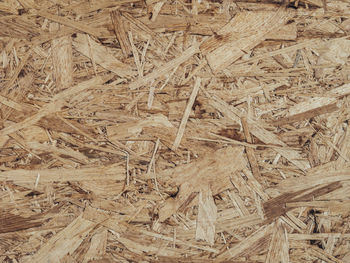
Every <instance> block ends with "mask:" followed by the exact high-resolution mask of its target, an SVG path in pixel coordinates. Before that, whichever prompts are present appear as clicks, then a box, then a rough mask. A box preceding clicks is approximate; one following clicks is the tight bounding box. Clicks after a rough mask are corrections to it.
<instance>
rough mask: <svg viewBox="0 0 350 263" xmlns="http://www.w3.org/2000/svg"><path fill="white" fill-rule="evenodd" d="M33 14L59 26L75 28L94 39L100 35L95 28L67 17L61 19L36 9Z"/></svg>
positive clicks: (41, 9) (42, 9)
mask: <svg viewBox="0 0 350 263" xmlns="http://www.w3.org/2000/svg"><path fill="white" fill-rule="evenodd" d="M34 13H35V14H37V15H39V16H42V17H45V18H47V19H49V20H51V21H54V22H57V23H59V24H62V25H65V26H68V27H72V28H75V29H77V30H79V31H82V32H84V33H87V34H90V35H93V36H96V37H98V36H100V35H101V33H100V30H98V29H96V28H93V27H90V26H88V25H86V24H84V23H82V22H77V21H74V20H72V19H69V18H67V17H62V16H58V15H54V14H51V13H50V12H48V11H47V10H45V9H44V8H40V9H36V10H34Z"/></svg>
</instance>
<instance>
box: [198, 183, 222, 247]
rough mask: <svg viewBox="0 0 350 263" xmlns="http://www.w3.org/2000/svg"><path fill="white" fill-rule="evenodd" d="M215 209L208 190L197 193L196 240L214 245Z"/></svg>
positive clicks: (203, 189)
mask: <svg viewBox="0 0 350 263" xmlns="http://www.w3.org/2000/svg"><path fill="white" fill-rule="evenodd" d="M216 217H217V208H216V205H215V202H214V199H213V195H212V192H211V190H210V188H209V187H208V188H207V189H205V188H202V189H201V190H200V191H199V201H198V215H197V224H196V239H197V240H198V239H199V240H205V241H207V242H208V243H209V244H210V245H213V244H214V238H215V223H216Z"/></svg>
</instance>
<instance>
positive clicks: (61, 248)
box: [24, 216, 96, 262]
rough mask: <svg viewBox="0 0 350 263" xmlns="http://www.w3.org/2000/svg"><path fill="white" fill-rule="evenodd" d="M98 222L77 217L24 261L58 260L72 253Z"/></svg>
mask: <svg viewBox="0 0 350 263" xmlns="http://www.w3.org/2000/svg"><path fill="white" fill-rule="evenodd" d="M95 225H96V224H95V223H93V222H91V221H89V220H85V219H83V217H82V216H79V217H77V218H76V219H75V220H73V222H72V223H70V224H69V225H68V226H67V227H66V228H65V229H63V230H61V231H60V232H59V233H58V234H56V235H54V236H53V237H52V238H51V239H50V240H49V241H48V242H47V243H45V244H43V245H42V246H41V248H40V249H39V250H38V252H37V253H35V254H34V255H33V256H31V257H29V258H28V259H27V260H25V261H24V262H47V261H52V262H57V261H59V260H60V259H62V258H63V257H64V256H65V255H67V254H72V253H73V252H74V251H75V250H76V249H77V248H78V246H79V245H80V244H81V242H82V241H83V240H84V238H85V237H86V235H87V234H88V233H89V232H90V231H91V230H92V229H93V227H94V226H95Z"/></svg>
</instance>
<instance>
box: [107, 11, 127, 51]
mask: <svg viewBox="0 0 350 263" xmlns="http://www.w3.org/2000/svg"><path fill="white" fill-rule="evenodd" d="M111 19H112V24H113V27H114V33H115V34H116V36H117V39H118V42H119V44H120V47H121V49H122V51H123V54H124V56H125V57H128V56H129V55H130V54H131V47H130V43H129V41H128V37H127V35H126V30H125V23H124V21H123V19H122V15H121V13H120V11H118V10H115V11H112V12H111Z"/></svg>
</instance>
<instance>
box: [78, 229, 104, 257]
mask: <svg viewBox="0 0 350 263" xmlns="http://www.w3.org/2000/svg"><path fill="white" fill-rule="evenodd" d="M107 234H108V233H107V229H105V228H100V231H99V232H97V233H95V234H94V235H93V236H92V237H91V244H90V247H89V250H88V251H87V252H86V254H85V256H84V260H83V262H84V263H87V262H90V260H94V259H99V258H101V257H103V256H104V255H105V254H106V246H107Z"/></svg>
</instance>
